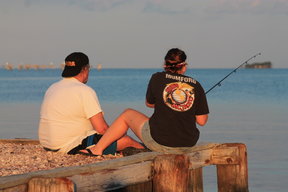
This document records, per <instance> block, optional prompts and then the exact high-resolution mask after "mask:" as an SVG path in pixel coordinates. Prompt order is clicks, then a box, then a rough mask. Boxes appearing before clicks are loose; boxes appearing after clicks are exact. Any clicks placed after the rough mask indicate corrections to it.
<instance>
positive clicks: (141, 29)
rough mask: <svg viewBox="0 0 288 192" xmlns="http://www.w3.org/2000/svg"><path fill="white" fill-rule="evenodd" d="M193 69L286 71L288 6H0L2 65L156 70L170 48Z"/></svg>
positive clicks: (42, 0)
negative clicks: (249, 65) (253, 65)
mask: <svg viewBox="0 0 288 192" xmlns="http://www.w3.org/2000/svg"><path fill="white" fill-rule="evenodd" d="M174 47H178V48H180V49H182V50H183V51H185V52H186V54H187V57H188V59H187V61H188V63H189V67H191V68H235V67H237V66H239V65H240V64H242V63H243V62H244V61H246V60H247V59H248V58H250V57H252V56H253V55H255V54H257V53H259V52H260V53H261V56H257V57H256V58H255V59H253V60H252V61H251V62H264V61H271V62H272V64H273V67H274V68H288V0H177V1H176V0H1V1H0V65H4V64H6V63H7V62H8V63H11V64H13V65H15V66H17V65H19V64H38V65H48V64H50V63H53V64H55V65H60V64H61V63H63V61H64V59H65V57H66V56H67V55H68V54H70V53H72V52H75V51H80V52H83V53H85V54H87V55H88V57H89V58H90V64H91V65H92V66H96V65H97V64H102V66H103V68H158V67H162V65H163V62H164V56H165V54H166V53H167V51H168V50H169V49H170V48H174Z"/></svg>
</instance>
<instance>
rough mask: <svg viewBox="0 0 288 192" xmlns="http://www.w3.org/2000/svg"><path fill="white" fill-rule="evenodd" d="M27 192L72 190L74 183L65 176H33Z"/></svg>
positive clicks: (63, 191)
mask: <svg viewBox="0 0 288 192" xmlns="http://www.w3.org/2000/svg"><path fill="white" fill-rule="evenodd" d="M28 192H74V183H73V182H72V181H71V180H70V179H67V178H33V179H30V181H29V182H28Z"/></svg>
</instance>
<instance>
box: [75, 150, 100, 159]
mask: <svg viewBox="0 0 288 192" xmlns="http://www.w3.org/2000/svg"><path fill="white" fill-rule="evenodd" d="M83 150H86V151H87V152H88V153H85V152H82V151H78V152H77V153H76V154H80V155H86V156H93V157H102V155H96V154H93V153H92V151H91V150H90V149H83Z"/></svg>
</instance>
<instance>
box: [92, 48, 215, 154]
mask: <svg viewBox="0 0 288 192" xmlns="http://www.w3.org/2000/svg"><path fill="white" fill-rule="evenodd" d="M186 70H187V63H186V54H185V52H184V51H182V50H180V49H178V48H173V49H170V50H169V51H168V53H167V54H166V56H165V64H164V71H163V72H158V73H155V74H153V75H152V77H151V79H150V81H149V84H148V88H147V93H146V106H148V107H151V108H154V113H153V115H152V116H151V117H150V118H149V117H147V116H146V115H144V114H142V113H140V112H138V111H135V110H133V109H126V110H125V111H124V112H123V113H122V114H121V115H120V116H119V117H118V118H117V119H116V120H115V121H114V122H113V123H112V125H111V126H110V128H108V130H107V131H106V133H105V134H104V135H103V137H102V138H101V139H100V141H99V142H98V143H97V144H96V145H95V146H94V147H93V148H91V151H92V153H93V154H98V155H101V154H102V152H103V150H104V149H105V148H106V147H107V146H108V145H109V144H111V143H112V142H114V141H115V140H117V139H119V138H120V137H122V136H123V135H125V134H126V133H127V130H128V128H129V127H130V128H131V130H132V131H133V132H134V133H135V135H136V136H137V137H139V139H140V140H141V141H142V142H143V143H144V144H145V146H146V147H147V148H149V149H150V150H152V151H159V152H165V153H183V152H188V151H189V149H191V147H192V146H194V145H195V144H196V143H197V141H198V139H199V130H198V128H197V127H196V124H198V125H200V126H204V125H205V124H206V123H207V120H208V113H209V109H208V104H207V99H206V96H205V92H204V90H203V88H202V86H201V84H200V83H199V82H197V81H196V80H195V79H193V78H192V77H189V76H185V75H184V73H185V72H186Z"/></svg>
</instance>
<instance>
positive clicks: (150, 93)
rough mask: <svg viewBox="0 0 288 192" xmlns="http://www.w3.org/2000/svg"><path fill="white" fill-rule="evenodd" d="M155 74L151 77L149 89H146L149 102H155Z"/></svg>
mask: <svg viewBox="0 0 288 192" xmlns="http://www.w3.org/2000/svg"><path fill="white" fill-rule="evenodd" d="M153 77H154V76H152V77H151V79H150V81H149V83H148V87H147V91H146V101H147V102H148V103H149V104H155V95H154V94H153V88H152V86H153V79H154V78H153Z"/></svg>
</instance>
